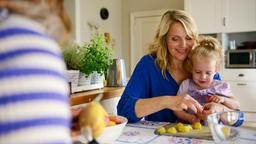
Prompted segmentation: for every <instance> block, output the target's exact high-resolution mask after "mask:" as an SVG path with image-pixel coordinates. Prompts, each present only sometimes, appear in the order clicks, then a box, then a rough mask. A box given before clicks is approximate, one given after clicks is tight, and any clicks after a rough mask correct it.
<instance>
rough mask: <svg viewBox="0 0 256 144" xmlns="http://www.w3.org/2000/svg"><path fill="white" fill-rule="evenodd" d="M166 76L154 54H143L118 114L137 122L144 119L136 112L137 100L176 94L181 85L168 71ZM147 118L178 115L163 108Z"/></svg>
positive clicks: (169, 119) (172, 118) (165, 118)
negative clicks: (156, 61)
mask: <svg viewBox="0 0 256 144" xmlns="http://www.w3.org/2000/svg"><path fill="white" fill-rule="evenodd" d="M166 77H167V78H165V77H164V76H163V75H162V72H161V69H160V68H159V67H158V66H157V64H156V63H155V58H154V57H153V56H152V55H145V56H143V57H142V58H141V60H140V61H139V62H138V64H137V66H136V68H135V70H134V72H133V74H132V76H131V78H130V80H129V82H128V84H127V86H126V88H125V91H124V93H123V95H122V96H121V99H120V101H119V103H118V106H117V112H118V115H121V116H124V117H126V118H127V119H128V121H129V122H137V121H139V120H141V119H142V118H138V117H137V116H136V114H135V103H136V101H137V100H139V99H144V98H153V97H158V96H164V95H169V96H176V94H177V92H178V89H179V85H178V84H177V82H176V81H175V80H174V79H173V77H172V76H171V75H170V73H169V72H168V71H167V72H166ZM214 79H220V76H219V74H216V75H215V77H214ZM145 120H149V121H161V122H175V121H176V116H175V115H174V113H173V111H172V110H170V109H163V110H161V111H158V112H155V113H153V114H150V115H148V116H146V117H145Z"/></svg>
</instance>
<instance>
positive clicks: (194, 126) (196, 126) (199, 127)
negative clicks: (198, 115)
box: [192, 122, 202, 130]
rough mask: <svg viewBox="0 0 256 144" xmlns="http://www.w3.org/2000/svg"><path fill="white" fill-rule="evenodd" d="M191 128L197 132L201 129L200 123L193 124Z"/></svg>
mask: <svg viewBox="0 0 256 144" xmlns="http://www.w3.org/2000/svg"><path fill="white" fill-rule="evenodd" d="M192 127H193V129H197V130H200V129H202V125H201V123H200V122H195V123H193V125H192Z"/></svg>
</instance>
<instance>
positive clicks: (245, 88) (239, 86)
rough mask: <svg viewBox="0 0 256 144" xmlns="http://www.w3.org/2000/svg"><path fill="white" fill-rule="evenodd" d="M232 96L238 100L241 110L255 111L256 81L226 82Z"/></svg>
mask: <svg viewBox="0 0 256 144" xmlns="http://www.w3.org/2000/svg"><path fill="white" fill-rule="evenodd" d="M227 82H228V83H229V84H230V86H231V90H232V92H233V94H234V96H235V97H236V98H237V99H238V101H239V102H240V105H241V110H244V111H256V103H255V102H256V93H255V91H256V81H255V82H246V81H227Z"/></svg>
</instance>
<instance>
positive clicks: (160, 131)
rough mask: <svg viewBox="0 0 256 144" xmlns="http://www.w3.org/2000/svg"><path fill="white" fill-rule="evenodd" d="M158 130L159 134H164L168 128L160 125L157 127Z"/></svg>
mask: <svg viewBox="0 0 256 144" xmlns="http://www.w3.org/2000/svg"><path fill="white" fill-rule="evenodd" d="M157 132H158V133H159V134H164V133H166V129H165V128H164V127H159V128H157Z"/></svg>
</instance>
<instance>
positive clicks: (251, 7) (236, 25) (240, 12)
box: [223, 0, 256, 32]
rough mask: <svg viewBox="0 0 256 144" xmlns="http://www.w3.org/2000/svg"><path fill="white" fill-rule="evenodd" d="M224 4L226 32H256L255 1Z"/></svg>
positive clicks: (235, 1)
mask: <svg viewBox="0 0 256 144" xmlns="http://www.w3.org/2000/svg"><path fill="white" fill-rule="evenodd" d="M223 2H224V4H223V6H224V7H223V18H225V22H224V24H225V25H224V29H223V30H224V32H242V31H255V30H256V1H255V0H224V1H223Z"/></svg>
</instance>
